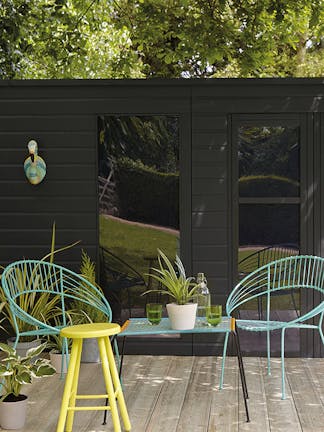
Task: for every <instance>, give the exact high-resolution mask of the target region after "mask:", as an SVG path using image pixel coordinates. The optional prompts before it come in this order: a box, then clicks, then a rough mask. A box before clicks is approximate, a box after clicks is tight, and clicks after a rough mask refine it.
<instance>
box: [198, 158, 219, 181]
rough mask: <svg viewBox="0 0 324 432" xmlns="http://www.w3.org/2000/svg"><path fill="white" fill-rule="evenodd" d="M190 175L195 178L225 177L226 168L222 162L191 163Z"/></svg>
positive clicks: (212, 178) (213, 179) (213, 178)
mask: <svg viewBox="0 0 324 432" xmlns="http://www.w3.org/2000/svg"><path fill="white" fill-rule="evenodd" d="M191 173H192V177H193V178H195V179H199V178H201V179H211V180H212V181H215V179H225V178H226V177H227V169H226V166H224V164H223V163H218V162H217V163H203V162H202V163H200V164H193V166H192V169H191Z"/></svg>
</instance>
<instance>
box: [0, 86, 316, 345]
mask: <svg viewBox="0 0 324 432" xmlns="http://www.w3.org/2000/svg"><path fill="white" fill-rule="evenodd" d="M323 94H324V84H323V80H321V79H260V80H256V79H248V80H241V79H228V80H226V79H225V80H221V79H220V80H107V81H106V80H94V81H87V80H85V81H78V80H74V81H65V80H63V81H2V82H0V238H1V241H0V264H1V265H6V264H7V263H8V262H11V261H12V260H15V259H18V258H21V257H23V256H25V257H29V258H39V257H41V256H42V255H44V254H45V253H47V252H48V250H49V246H50V236H51V226H52V223H53V221H54V220H55V221H56V225H57V239H56V240H57V246H58V247H59V246H63V245H65V244H67V243H71V242H73V241H75V240H82V243H81V244H80V246H79V247H77V248H74V249H72V250H70V251H68V252H65V253H64V254H62V255H61V259H62V261H63V262H64V263H66V264H70V265H72V266H75V265H77V264H78V263H79V258H80V248H81V247H83V248H85V249H86V250H87V251H88V252H89V253H90V255H91V256H93V257H96V256H97V247H98V203H97V116H98V115H102V114H175V115H179V117H180V127H181V131H180V139H181V215H180V218H181V244H182V246H184V247H183V249H182V250H183V252H182V253H183V254H184V256H183V258H184V261H185V264H186V265H187V267H188V269H189V272H192V273H196V272H198V271H204V272H205V273H206V274H207V275H208V280H209V283H210V287H211V288H212V291H213V295H214V299H215V301H217V302H218V301H219V302H222V303H224V302H225V299H226V297H227V295H228V292H229V291H230V290H231V289H232V286H233V278H234V276H233V275H234V272H233V251H235V250H236V248H237V244H236V240H235V235H234V234H233V215H234V217H235V212H236V208H235V203H233V196H234V195H233V190H232V188H233V185H232V180H231V176H232V160H231V158H232V154H231V121H232V116H233V115H234V114H252V115H253V114H264V113H266V114H269V113H275V114H280V113H286V114H289V113H290V114H292V113H296V114H301V115H306V114H307V116H308V117H307V118H308V120H307V124H308V126H307V132H306V133H307V136H306V137H305V139H306V142H309V141H310V140H314V143H315V144H314V145H315V146H316V147H315V148H316V149H317V150H314V151H313V150H310V149H311V147H312V146H309V151H308V148H307V149H305V151H306V153H307V155H308V159H309V158H310V159H311V160H308V162H307V170H308V171H309V174H308V177H309V176H310V171H311V170H312V166H314V185H316V188H315V194H314V195H313V196H309V197H308V203H307V206H308V207H309V208H311V207H312V208H313V209H312V211H313V222H312V223H310V222H308V223H307V225H306V224H305V227H303V226H301V230H302V236H303V238H304V239H305V240H304V245H303V249H304V250H303V252H305V253H316V254H320V255H322V256H323V255H324V248H323V244H324V234H323V231H324V224H323V208H324V203H323V187H324V183H323V174H322V173H321V169H320V166H319V158H316V157H315V156H314V152H316V151H319V152H320V155H321V156H320V157H321V159H320V160H321V166H323V148H322V147H323V136H324V132H323V124H324V121H323V117H320V113H323V112H324V98H323ZM322 115H323V114H322ZM315 124H317V125H318V126H317V127H316V132H313V130H311V129H312V127H315V126H314V125H315ZM313 135H314V136H313ZM30 139H36V140H37V141H38V144H39V153H40V155H41V156H42V157H43V158H44V159H45V161H46V163H47V169H48V171H47V177H46V179H45V181H44V182H43V183H41V184H40V185H39V186H36V187H35V186H32V185H30V184H29V183H28V182H27V181H26V179H25V176H24V172H23V169H22V164H23V161H24V159H25V157H27V143H28V141H29V140H30ZM318 185H320V186H319V187H318ZM314 197H316V202H315V198H314ZM309 201H311V202H309ZM234 219H235V218H234ZM312 346H313V344H312ZM309 349H310V348H309V344H308V348H307V351H308V352H309Z"/></svg>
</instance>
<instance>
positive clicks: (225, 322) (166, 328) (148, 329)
mask: <svg viewBox="0 0 324 432" xmlns="http://www.w3.org/2000/svg"><path fill="white" fill-rule="evenodd" d="M230 332H231V318H229V317H222V321H221V322H220V323H219V324H218V325H217V326H215V327H210V326H208V324H207V322H206V320H205V319H204V318H197V319H196V325H195V327H194V328H193V329H191V330H172V328H171V325H170V321H169V318H162V320H161V322H160V323H159V324H157V325H152V324H150V323H149V322H148V320H147V319H146V318H130V319H129V322H128V325H127V327H126V328H125V329H124V330H123V331H122V332H121V333H119V334H118V336H120V337H123V336H142V335H157V334H177V333H230Z"/></svg>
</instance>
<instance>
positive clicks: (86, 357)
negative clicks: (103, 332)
mask: <svg viewBox="0 0 324 432" xmlns="http://www.w3.org/2000/svg"><path fill="white" fill-rule="evenodd" d="M81 362H82V363H100V354H99V348H98V342H97V339H94V338H85V339H83V345H82V354H81Z"/></svg>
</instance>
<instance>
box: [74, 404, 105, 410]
mask: <svg viewBox="0 0 324 432" xmlns="http://www.w3.org/2000/svg"><path fill="white" fill-rule="evenodd" d="M67 410H68V411H110V406H104V405H100V406H84V407H83V406H82V407H68V409H67Z"/></svg>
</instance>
